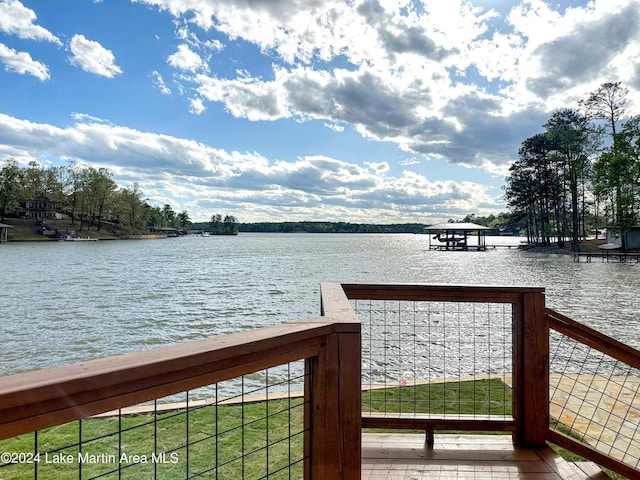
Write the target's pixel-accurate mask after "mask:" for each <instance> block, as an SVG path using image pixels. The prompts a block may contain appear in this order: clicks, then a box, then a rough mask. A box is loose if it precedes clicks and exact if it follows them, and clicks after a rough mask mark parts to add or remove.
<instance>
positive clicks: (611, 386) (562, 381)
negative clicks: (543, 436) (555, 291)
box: [547, 309, 640, 478]
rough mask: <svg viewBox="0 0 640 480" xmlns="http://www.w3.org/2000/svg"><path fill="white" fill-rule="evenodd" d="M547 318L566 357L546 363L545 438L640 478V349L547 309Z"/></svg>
mask: <svg viewBox="0 0 640 480" xmlns="http://www.w3.org/2000/svg"><path fill="white" fill-rule="evenodd" d="M547 319H548V321H549V328H550V331H551V334H552V335H554V336H558V337H559V340H558V342H557V343H558V345H556V346H555V348H556V349H558V350H560V351H562V352H563V354H564V357H565V358H564V359H563V360H561V361H558V362H555V361H552V365H551V371H550V377H551V379H552V383H553V384H554V385H553V388H552V390H551V393H550V402H551V408H552V410H553V415H552V416H553V417H557V418H554V421H552V424H551V427H550V428H549V431H548V433H547V439H548V440H549V441H550V442H552V443H555V444H557V445H559V446H561V447H564V448H566V449H567V450H570V451H572V452H574V453H576V454H578V455H581V456H583V457H585V458H587V459H589V460H592V461H594V462H596V463H598V464H599V465H602V466H603V467H606V468H609V469H611V470H613V471H615V472H617V473H620V474H622V475H624V476H626V477H628V478H640V424H639V420H640V352H639V351H638V350H635V349H634V348H631V347H630V346H628V345H625V344H623V343H621V342H618V341H617V340H614V339H613V338H610V337H608V336H606V335H603V334H602V333H600V332H598V331H596V330H593V329H591V328H589V327H587V326H585V325H582V324H580V323H578V322H576V321H574V320H572V319H570V318H568V317H565V316H564V315H561V314H559V313H557V312H555V311H553V310H551V309H547ZM566 339H570V340H571V344H572V345H569V342H566V341H565V342H563V340H566ZM561 342H563V343H561ZM556 364H559V367H560V368H557V367H556ZM557 370H558V371H557ZM567 430H568V431H567Z"/></svg>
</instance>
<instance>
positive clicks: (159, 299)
mask: <svg viewBox="0 0 640 480" xmlns="http://www.w3.org/2000/svg"><path fill="white" fill-rule="evenodd" d="M508 241H511V242H514V241H515V242H516V243H517V242H518V241H519V239H505V238H497V239H491V238H490V239H488V240H487V244H489V245H493V244H495V243H497V242H502V243H504V242H508ZM0 266H1V267H2V268H1V271H2V302H1V303H0V335H1V336H2V339H3V342H2V348H1V350H0V374H7V373H13V372H18V371H24V370H30V369H34V368H42V367H48V366H53V365H59V364H64V363H70V362H76V361H79V360H86V359H90V358H97V357H102V356H107V355H114V354H118V353H124V352H128V351H133V350H140V349H147V348H153V347H158V346H163V345H168V344H172V343H176V342H184V341H188V340H193V339H200V338H206V337H210V336H215V335H220V334H223V333H227V332H234V331H239V330H243V329H250V328H255V327H257V326H262V325H269V324H275V323H280V322H284V321H291V320H296V319H301V318H306V317H308V316H314V315H317V314H318V313H319V311H320V306H319V305H320V302H319V284H320V282H321V281H326V280H337V281H369V282H422V283H447V284H491V285H535V286H543V287H545V288H546V292H547V305H548V306H550V307H551V308H554V309H556V310H558V311H559V312H561V313H563V314H565V315H567V316H569V317H572V318H574V319H576V320H578V321H581V322H583V323H586V324H588V325H590V326H592V327H594V328H597V329H599V330H601V331H603V332H604V333H606V334H609V335H611V336H613V337H615V338H618V339H620V340H622V341H623V342H626V343H628V344H630V345H632V346H634V347H636V348H638V347H639V346H640V338H639V335H638V334H639V332H640V327H639V325H640V323H639V322H638V314H637V311H638V306H639V305H640V301H639V300H638V298H637V292H638V291H639V290H638V287H639V286H640V264H617V263H599V262H593V263H584V262H583V263H574V262H573V259H572V258H571V257H570V256H561V255H544V254H539V253H530V252H523V251H519V250H517V249H515V248H514V249H507V248H497V249H495V250H489V251H487V252H437V251H429V249H428V239H427V238H426V236H423V235H382V234H380V235H378V234H371V235H363V234H360V235H346V234H345V235H342V234H325V235H322V234H240V235H238V236H237V237H208V238H207V237H205V238H203V237H192V238H191V237H188V238H176V239H166V240H155V241H113V242H111V241H101V242H86V243H74V242H67V243H57V242H56V243H46V244H40V243H24V244H7V245H2V246H1V247H0Z"/></svg>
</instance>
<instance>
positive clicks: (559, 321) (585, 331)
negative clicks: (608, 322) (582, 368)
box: [546, 308, 640, 370]
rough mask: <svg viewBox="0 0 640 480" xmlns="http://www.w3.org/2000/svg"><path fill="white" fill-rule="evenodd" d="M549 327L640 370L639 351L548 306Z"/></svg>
mask: <svg viewBox="0 0 640 480" xmlns="http://www.w3.org/2000/svg"><path fill="white" fill-rule="evenodd" d="M546 313H547V318H548V319H549V328H552V329H553V330H556V331H558V332H560V333H562V334H563V335H566V336H567V337H569V338H573V339H574V340H576V341H578V342H580V343H584V344H585V345H588V346H590V347H591V348H594V349H596V350H598V351H600V352H602V353H605V354H607V355H609V356H610V357H612V358H615V359H616V360H619V361H621V362H624V363H626V364H627V365H630V366H631V367H634V368H637V369H639V370H640V351H638V350H636V349H635V348H633V347H630V346H629V345H625V344H624V343H621V342H619V341H617V340H615V339H613V338H611V337H608V336H606V335H604V334H602V333H600V332H598V331H596V330H593V329H592V328H589V327H587V326H586V325H583V324H581V323H578V322H576V321H575V320H572V319H570V318H568V317H565V316H564V315H562V314H560V313H558V312H555V311H553V310H551V309H549V308H547V309H546Z"/></svg>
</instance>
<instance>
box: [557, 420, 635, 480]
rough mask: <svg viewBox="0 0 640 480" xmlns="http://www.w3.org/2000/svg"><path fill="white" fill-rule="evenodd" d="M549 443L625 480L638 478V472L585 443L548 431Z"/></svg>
mask: <svg viewBox="0 0 640 480" xmlns="http://www.w3.org/2000/svg"><path fill="white" fill-rule="evenodd" d="M548 440H549V442H551V443H553V444H555V445H558V446H559V447H562V448H565V449H567V450H569V451H570V452H573V453H575V454H576V455H580V456H582V457H584V458H586V459H588V460H590V461H592V462H595V463H597V464H598V465H600V466H602V467H605V468H608V469H610V470H613V471H614V472H616V473H619V474H620V475H624V476H625V477H627V478H638V470H637V469H635V468H633V467H630V466H629V465H627V464H625V463H623V462H619V461H617V460H616V459H614V458H612V457H610V456H609V455H606V454H604V453H602V452H600V451H598V450H596V449H595V448H593V447H592V446H590V445H587V444H586V443H581V442H578V441H576V440H575V439H573V438H571V437H569V436H568V435H565V434H563V433H561V432H558V431H555V430H549V433H548Z"/></svg>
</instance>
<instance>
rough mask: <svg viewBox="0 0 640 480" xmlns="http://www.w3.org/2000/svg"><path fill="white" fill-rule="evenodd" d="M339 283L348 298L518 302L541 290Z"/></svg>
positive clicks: (528, 288)
mask: <svg viewBox="0 0 640 480" xmlns="http://www.w3.org/2000/svg"><path fill="white" fill-rule="evenodd" d="M341 286H342V288H343V289H344V292H345V294H346V296H347V298H349V299H352V300H408V301H421V300H422V301H444V302H446V301H451V302H488V303H519V302H520V301H521V299H522V294H525V293H539V294H543V293H544V288H541V287H502V286H477V285H424V284H369V283H343V284H341Z"/></svg>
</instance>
